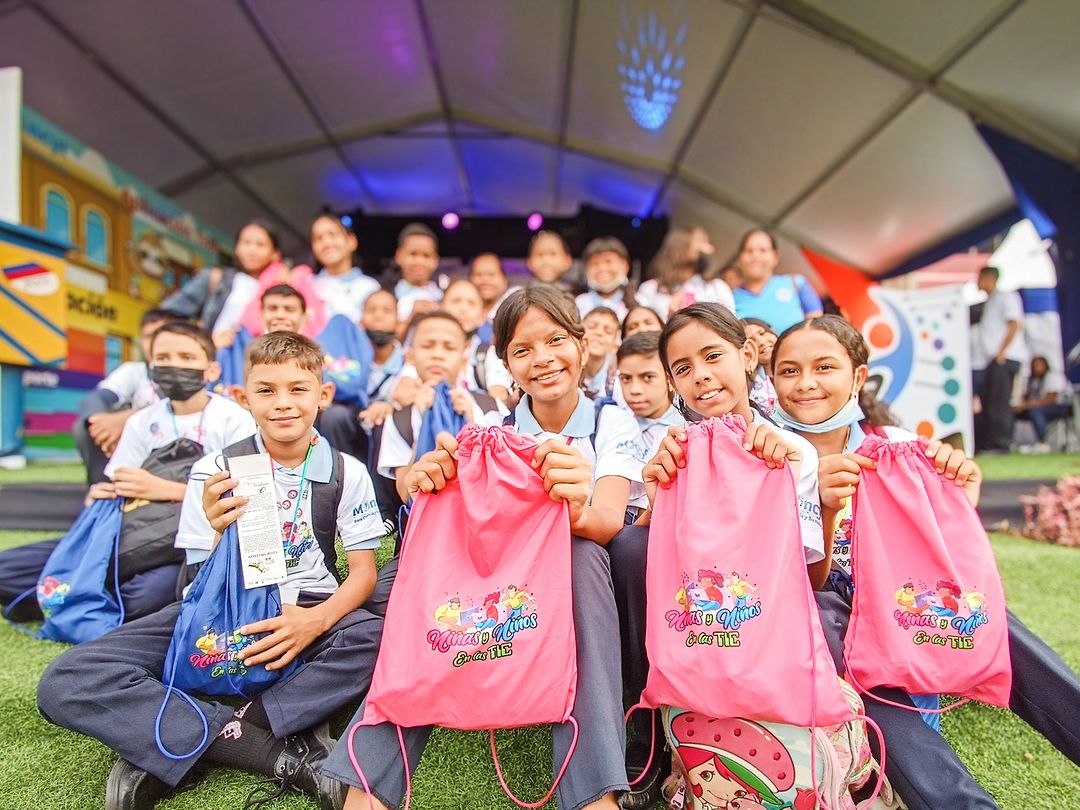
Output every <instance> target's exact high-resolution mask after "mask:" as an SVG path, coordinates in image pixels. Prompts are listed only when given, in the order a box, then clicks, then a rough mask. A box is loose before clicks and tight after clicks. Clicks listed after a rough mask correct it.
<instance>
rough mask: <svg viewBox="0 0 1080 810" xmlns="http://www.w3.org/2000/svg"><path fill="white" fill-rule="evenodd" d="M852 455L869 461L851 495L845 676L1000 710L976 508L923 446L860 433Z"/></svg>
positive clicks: (1004, 700) (1006, 680) (997, 638)
mask: <svg viewBox="0 0 1080 810" xmlns="http://www.w3.org/2000/svg"><path fill="white" fill-rule="evenodd" d="M858 453H860V454H861V455H864V456H867V457H868V458H871V459H873V460H874V462H875V463H876V465H877V466H876V469H874V470H864V471H863V472H862V475H861V479H862V480H861V483H860V484H859V488H858V490H857V491H856V493H855V496H854V498H855V499H854V505H853V520H852V522H853V524H854V535H853V538H852V575H853V579H854V582H855V595H854V599H853V601H852V608H851V624H850V626H849V627H848V632H847V639H846V641H845V645H844V650H845V653H844V659H845V665H846V670H847V678H848V680H849V681H851V683H852V684H853V685H855V687H856V688H857V689H859V690H860V691H864V692H866V691H868V690H870V689H873V688H874V687H876V686H895V687H899V688H900V689H903V690H904V691H906V692H909V693H913V694H926V693H934V692H942V693H946V694H952V695H957V696H960V697H965V698H973V699H975V700H981V701H983V702H985V703H990V704H993V705H995V706H1002V707H1008V705H1009V693H1010V689H1011V685H1012V665H1011V662H1010V658H1009V642H1008V627H1007V624H1006V615H1005V593H1004V590H1003V588H1002V585H1001V577H1000V575H999V574H998V569H997V564H996V563H995V561H994V554H993V550H992V549H991V547H990V540H989V538H988V537H987V536H986V532H985V531H984V530H983V527H982V522H981V521H980V520H979V517H978V515H977V514H976V512H975V509H974V508H973V507H972V506H971V504H970V503H969V502H968V500H967V497H966V495H965V494H964V492H963V489H962V488H961V487H959V486H957V485H956V483H955V482H953V481H950V480H947V479H946V478H944V477H943V476H941V475H939V474H938V473H937V471H936V470H935V469H934V464H933V462H932V461H931V460H930V459H928V458H927V457H926V454H925V445H924V444H923V443H922V442H914V441H912V442H889V441H886V440H884V439H882V438H880V437H878V436H868V437H867V438H866V440H865V441H864V442H863V444H862V446H861V447H860V448H859V450H858ZM871 697H873V696H871Z"/></svg>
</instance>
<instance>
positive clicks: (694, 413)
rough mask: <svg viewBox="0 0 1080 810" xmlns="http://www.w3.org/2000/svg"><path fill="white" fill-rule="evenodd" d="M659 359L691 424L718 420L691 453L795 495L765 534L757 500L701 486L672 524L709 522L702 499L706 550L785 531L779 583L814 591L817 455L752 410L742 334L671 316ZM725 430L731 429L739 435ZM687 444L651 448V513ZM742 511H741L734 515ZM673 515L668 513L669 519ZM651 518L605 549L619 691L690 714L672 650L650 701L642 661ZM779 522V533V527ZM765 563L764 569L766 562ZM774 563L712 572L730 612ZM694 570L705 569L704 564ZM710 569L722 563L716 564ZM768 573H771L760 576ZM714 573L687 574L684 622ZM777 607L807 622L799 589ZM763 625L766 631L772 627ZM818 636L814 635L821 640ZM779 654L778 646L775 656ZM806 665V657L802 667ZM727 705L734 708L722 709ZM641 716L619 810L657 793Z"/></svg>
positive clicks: (720, 312)
mask: <svg viewBox="0 0 1080 810" xmlns="http://www.w3.org/2000/svg"><path fill="white" fill-rule="evenodd" d="M660 358H661V361H662V362H663V364H664V367H665V370H666V371H667V373H668V376H669V378H670V380H671V382H672V384H673V386H674V388H675V391H676V393H677V394H678V396H679V399H680V401H681V403H682V408H683V410H684V412H685V413H686V414H687V415H688V416H691V417H694V418H696V417H718V418H717V419H713V420H712V422H713V423H714V424H715V425H716V426H715V427H709V428H708V429H707V430H705V431H695V432H696V433H701V434H703V435H700V436H697V437H696V438H695V442H697V443H699V444H700V445H701V446H700V448H699V451H698V452H699V453H700V454H704V455H710V454H712V453H713V450H714V449H715V450H716V452H717V453H721V452H723V453H724V454H725V455H724V456H723V459H724V463H725V464H728V465H729V466H734V467H737V468H738V469H739V470H740V471H743V470H744V469H745V472H746V474H747V475H755V476H756V475H757V474H758V472H759V471H760V470H761V469H763V468H768V469H773V470H775V469H778V468H782V467H787V466H788V465H790V466H791V467H792V468H794V473H795V474H794V481H788V482H787V486H788V487H790V488H791V489H793V490H794V491H793V492H791V493H790V495H789V496H788V497H791V499H792V500H791V502H790V504H789V506H787V507H786V508H782V507H778V508H776V509H773V510H771V511H770V513H769V515H768V516H767V522H768V524H769V525H768V527H765V528H762V527H755V521H756V516H755V514H754V513H753V512H752V511H749V510H748V509H747V508H745V507H746V506H747V505H748V504H752V503H753V501H754V498H755V497H756V495H755V493H754V492H748V491H743V492H740V493H738V494H735V495H733V494H732V493H729V492H724V493H720V492H710V493H707V494H705V493H704V490H706V489H708V488H709V487H712V486H713V484H714V482H712V483H710V482H704V481H703V482H702V484H701V488H702V491H699V493H698V496H697V497H696V501H697V503H696V504H695V505H693V506H690V505H687V508H686V509H681V510H675V512H676V514H675V517H674V521H676V522H679V521H684V520H685V521H693V520H698V519H699V518H698V517H695V515H698V516H703V515H705V514H706V513H707V514H708V515H709V516H710V517H709V518H708V519H715V510H713V509H709V510H705V509H703V508H700V505H701V502H702V501H703V499H705V498H712V499H713V500H714V501H715V502H719V503H721V505H722V508H723V510H724V521H723V522H724V525H723V526H716V529H715V532H714V533H713V535H712V539H713V540H715V539H716V538H717V537H718V536H719V534H720V533H721V532H722V533H723V534H724V535H725V536H726V537H729V538H731V539H733V540H734V539H735V538H736V537H737V536H739V535H740V534H742V535H746V536H747V537H757V536H761V535H763V534H766V533H768V532H769V531H770V529H776V528H777V527H778V526H783V527H784V531H787V530H788V529H789V528H791V529H792V530H793V531H794V535H785V536H792V537H793V539H794V540H795V541H796V542H797V543H800V544H801V548H798V547H796V548H795V549H794V551H795V553H796V554H798V557H799V559H798V560H797V561H793V560H792V559H791V549H787V552H785V553H786V554H787V556H786V557H785V558H784V565H785V566H786V567H785V569H784V570H785V572H786V574H790V573H791V570H790V569H791V566H792V565H794V566H795V568H796V570H797V569H800V568H801V569H802V570H803V571H805V573H806V575H807V576H808V577H809V580H810V583H811V584H812V585H813V586H814V587H821V586H822V585H823V584H824V582H825V579H826V577H827V576H828V571H829V560H828V554H829V549H828V547H827V544H826V543H825V538H823V535H822V529H821V510H820V506H819V504H818V493H817V453H816V451H815V450H814V448H813V446H812V445H810V443H809V442H807V441H806V440H804V439H802V438H801V437H799V436H796V435H795V434H791V433H786V432H784V431H782V430H780V429H778V428H776V427H775V426H774V425H772V424H770V423H769V421H768V420H767V419H766V418H765V416H764V415H762V414H761V413H760V412H759V411H757V410H756V409H755V408H754V407H752V406H751V404H750V398H749V390H750V382H749V376H748V375H749V374H750V373H751V372H752V371H753V370H754V369H755V368H756V367H757V351H756V347H755V346H754V344H753V342H752V341H747V339H746V333H745V330H744V329H743V327H742V325H741V324H740V323H739V321H738V320H737V319H736V318H735V317H734V316H733V315H732V314H731V313H730V312H729V311H727V310H726V309H725V308H723V307H720V306H718V305H716V304H695V305H693V306H690V307H687V308H686V309H683V310H681V311H680V312H679V313H677V314H676V315H674V316H673V317H672V319H671V320H670V321H669V322H668V323H667V325H666V326H665V327H664V331H663V332H662V333H661V338H660ZM733 420H737V422H738V423H739V424H738V426H736V425H735V421H733ZM704 434H708V435H707V436H706V435H704ZM687 440H688V430H687V429H683V428H678V427H672V428H669V431H668V435H666V436H665V437H664V439H663V441H662V443H661V444H660V446H659V451H658V452H657V453H656V455H655V456H654V457H653V459H652V460H651V461H650V462H649V463H648V464H647V465H646V467H645V468H644V471H643V478H644V480H645V484H646V487H647V488H648V489H649V502H650V503H655V496H656V487H657V485H659V486H663V487H667V486H668V485H669V484H671V482H672V481H673V480H674V478H675V476H676V475H678V474H679V472H680V471H681V470H684V469H685V466H686V451H687V448H686V443H687ZM713 445H715V448H714V447H713ZM739 447H741V448H742V450H741V451H739V452H742V453H744V455H745V459H744V458H740V457H738V456H737V455H733V452H734V451H736V450H738V448H739ZM755 457H756V458H755ZM719 458H720V457H719V456H717V459H715V460H713V462H712V463H713V464H714V465H719V464H720V463H721V461H720V460H719ZM785 472H786V470H785ZM788 477H790V476H788ZM736 478H737V476H736ZM740 506H741V507H744V508H741V509H740ZM671 511H672V510H670V509H669V510H668V513H671ZM796 515H797V524H798V525H797V526H795V527H790V523H786V522H784V521H785V518H786V517H788V516H790V517H791V518H792V519H793V520H794V519H795V516H796ZM651 517H652V515H651V513H649V514H647V515H646V516H643V518H642V519H641V520H639V524H640V525H636V526H631V527H627V528H626V529H624V530H623V531H622V532H620V533H619V535H618V536H616V538H615V539H614V540H613V541H612V542H611V544H610V545H609V546H608V553H609V554H610V556H611V564H612V581H613V583H614V585H615V594H616V601H617V603H618V606H619V612H620V622H621V625H622V644H623V672H624V674H623V677H624V681H625V687H626V691H627V694H629V695H630V696H631V699H633V700H636V699H637V697H638V696H639V695H641V694H642V693H643V691H647V690H646V682H647V681H648V684H649V686H650V687H653V696H654V697H655V696H657V695H663V696H664V697H665V699H671V702H672V703H673V704H674V705H679V706H681V707H682V708H693V707H692V706H691V705H690V704H689V703H688V702H681V703H680V702H679V701H678V700H676V699H675V698H674V695H673V693H674V692H675V688H678V687H679V684H678V681H680V680H682V678H681V677H680V674H679V672H680V669H684V668H685V667H682V668H680V667H679V665H678V664H677V663H676V661H675V660H674V656H675V651H674V650H672V651H671V655H670V656H667V658H668V661H667V663H668V664H669V666H668V667H667V672H666V673H665V674H664V676H663V679H662V680H663V681H665V682H666V683H665V684H664V691H663V692H658V691H656V689H657V685H658V681H657V678H656V675H655V673H653V674H650V662H649V660H648V656H647V655H646V615H647V605H646V599H644V598H643V597H642V594H643V593H644V592H645V590H646V559H648V561H649V569H650V576H651V575H652V572H653V570H654V556H655V555H654V554H653V553H652V548H651V543H652V537H651V535H650V529H649V527H648V523H649V522H650V521H651ZM729 518H730V519H729ZM778 520H779V521H780V523H777V521H778ZM663 523H664V526H665V528H664V531H663V532H662V534H663V537H664V538H665V540H663V541H660V542H667V541H671V543H670V544H674V543H675V542H676V541H679V540H680V537H679V535H678V531H679V530H676V534H675V536H671V533H670V531H669V529H670V526H669V525H668V524H671V523H672V520H671V519H669V518H665V519H664V521H663ZM654 525H655V524H654ZM744 526H745V527H746V528H745V531H742V528H741V527H744ZM653 533H655V531H654V532H653ZM691 533H693V534H695V535H697V536H699V538H700V542H701V543H702V544H705V545H707V544H708V543H709V542H710V538H709V537H708V536H707V535H708V532H707V530H701V527H695V530H694V531H692V532H691ZM658 536H659V535H658ZM769 559H770V561H772V558H771V557H770V558H769ZM759 562H760V561H759ZM773 562H775V561H772V562H770V563H768V565H766V566H765V567H764V568H762V569H761V570H760V571H759V573H758V574H755V575H754V576H753V577H750V578H749V579H750V580H756V581H749V580H748V579H747V578H746V576H745V575H746V570H745V569H742V568H740V569H739V570H737V571H736V570H732V568H730V567H729V568H726V569H723V570H722V572H720V573H722V574H723V576H724V577H725V581H724V583H723V585H724V587H725V588H726V589H727V590H728V591H729V592H730V593H731V594H732V600H733V603H734V605H735V608H736V610H738V609H740V608H739V607H738V602H739V600H740V599H741V600H743V601H744V602H745V601H746V600H747V597H748V596H754V597H755V599H754V600H753V601H757V600H756V596H758V595H757V594H755V593H754V591H753V590H752V588H753V587H755V586H760V585H762V584H763V581H762V580H760V579H758V576H759V575H760V576H763V577H768V578H770V579H771V578H772V577H774V576H775V574H776V572H775V570H772V569H773V568H774V565H773ZM701 564H702V566H705V565H707V563H706V560H705V559H704V558H703V559H702V560H701ZM716 564H720V562H719V561H716ZM766 568H767V569H769V570H765V569H766ZM712 573H716V572H715V571H710V570H698V568H694V570H690V571H686V572H685V576H686V577H687V580H688V581H687V583H686V587H684V588H682V589H680V591H679V592H678V593H677V594H676V602H679V599H680V597H682V599H683V604H685V605H686V606H687V609H686V610H684V612H685V613H687V614H688V615H689V614H690V613H692V612H693V607H694V606H696V607H699V608H700V607H701V606H702V602H701V597H698V598H697V599H696V600H695V591H698V590H700V591H702V592H703V594H704V595H705V596H707V593H708V591H707V589H706V588H703V587H701V586H702V580H703V579H705V580H706V581H707V582H712V583H714V584H719V583H716V579H717V578H716V577H713V576H710V574H712ZM691 580H692V581H691ZM789 596H790V599H789ZM770 598H771V597H770ZM777 598H778V599H779V600H781V601H783V602H784V606H783V607H781V605H780V604H777V603H775V600H774V605H773V609H772V611H771V615H772V616H779V615H781V614H782V613H783V614H784V615H791V614H790V613H788V612H787V611H789V610H798V609H800V607H799V605H798V604H797V602H793V601H792V600H798V599H801V600H802V605H801V611H802V612H803V613H806V612H807V610H808V608H807V605H806V604H805V602H806V600H807V599H808V598H809V597H808V596H807V595H806V594H805V593H804V592H803V591H801V590H798V583H796V584H795V585H794V587H793V588H792V589H791V592H790V594H785V595H783V596H778V597H777ZM690 603H695V604H694V605H691V604H690ZM671 607H672V608H674V607H675V603H672V605H671ZM741 610H743V611H745V610H746V607H742V608H741ZM706 612H707V611H706ZM710 618H711V617H710ZM654 620H655V617H654ZM752 621H758V622H759V623H760V622H762V621H765V620H761V619H756V618H755V619H752ZM768 621H770V623H771V621H772V620H771V619H769V620H768ZM800 629H801V635H800V636H799V641H800V642H801V643H805V642H806V641H807V640H808V638H809V635H808V633H807V631H806V629H805V628H800ZM649 632H650V633H651V632H652V631H649ZM817 632H818V633H820V631H817ZM654 637H655V636H654ZM782 644H783V643H782V642H781V646H782ZM810 657H811V653H810V650H809V648H808V649H807V650H806V656H805V659H804V663H805V662H806V661H808V660H809V659H810ZM743 660H745V657H744V658H743ZM825 661H826V665H827V669H828V670H830V671H831V672H830V673H828V674H830V675H831V679H832V682H833V685H834V686H835V680H836V677H835V671H834V670H833V667H832V665H831V663H829V662H828V661H827V655H826V657H825ZM823 669H824V668H823ZM756 670H757V672H759V673H760V674H761V675H762V676H764V674H765V673H767V672H769V671H771V670H770V667H769V664H768V663H766V662H761V663H760V665H759V666H757V667H756ZM800 674H801V675H806V674H807V673H800ZM819 674H820V673H819ZM684 683H685V682H684ZM679 691H680V692H681V693H682V694H683V695H686V693H687V692H689V691H692V687H691V686H690V685H688V684H687V685H685V686H684V687H682V688H679ZM743 692H744V693H745V694H744V695H743V696H744V697H748V696H751V695H756V694H757V690H743ZM646 697H648V695H647V696H646ZM834 697H835V695H834ZM687 700H689V697H687ZM824 700H825V699H824V698H823V701H824ZM650 703H651V705H655V702H651V701H650ZM725 705H727V706H729V707H731V706H732V704H730V703H728V704H725ZM799 706H800V707H805V709H806V710H807V711H809V709H810V701H809V698H807V699H806V700H805V701H802V702H801V703H800V704H799ZM696 708H698V709H699V710H702V711H704V710H705V709H706V707H704V706H698V707H696ZM744 708H746V707H744ZM827 713H828V712H827V707H826V705H825V703H824V702H823V704H822V716H823V717H824V716H825V715H826V714H827ZM649 714H650V713H648V712H643V711H642V712H635V714H634V715H633V716H632V720H633V721H634V723H635V730H636V733H637V737H638V739H639V740H641V741H642V742H638V743H636V744H635V745H634V746H632V748H631V749H630V751H628V754H627V771H628V774H629V776H630V778H631V780H635V779H639V777H640V779H639V781H638V783H637V784H636V785H635V786H634V794H633V796H632V797H631V798H630V800H629V801H628V802H627V801H626V800H624V804H629V806H633V807H651V806H652V803H653V802H655V798H656V796H657V795H658V793H659V788H660V784H659V783H660V781H661V779H662V768H661V759H662V758H661V757H660V756H656V755H655V748H656V746H655V745H652V744H651V743H652V740H653V739H654V738H655V737H656V735H658V734H659V733H660V732H659V730H658V728H657V727H656V725H655V724H656V717H657V715H656V714H655V713H653V718H651V720H652V722H653V723H654V727H653V729H652V731H651V733H650V729H649V726H648V725H645V726H644V727H643V726H642V725H641V723H642V721H645V720H649V719H650V717H649ZM774 719H775V717H774ZM787 722H792V720H791V719H790V718H789V719H788V720H787ZM650 760H651V763H652V765H653V767H651V768H650V769H649V772H648V773H647V774H645V775H644V776H641V774H642V772H643V771H644V770H645V768H647V767H649V765H648V764H647V763H648V762H649V761H650Z"/></svg>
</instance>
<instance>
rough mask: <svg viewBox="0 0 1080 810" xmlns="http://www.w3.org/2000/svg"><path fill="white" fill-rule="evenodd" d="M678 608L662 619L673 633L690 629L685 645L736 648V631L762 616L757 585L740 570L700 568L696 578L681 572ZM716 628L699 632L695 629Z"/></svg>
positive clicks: (667, 613) (677, 600) (737, 639)
mask: <svg viewBox="0 0 1080 810" xmlns="http://www.w3.org/2000/svg"><path fill="white" fill-rule="evenodd" d="M675 604H676V605H677V606H678V608H677V609H674V610H668V611H667V612H666V613H665V614H664V618H665V620H666V621H667V623H668V627H670V628H671V629H672V630H675V631H676V632H682V631H684V630H687V629H690V633H689V634H688V635H687V637H686V646H687V647H693V646H694V645H695V644H708V645H712V646H716V647H738V646H739V643H740V641H739V629H740V628H741V627H742V625H744V624H745V623H746V622H748V621H750V620H752V619H756V618H757V617H758V616H760V615H761V609H762V605H761V599H760V597H759V596H758V592H757V586H756V585H754V584H753V583H752V582H751V581H750V580H748V579H746V577H745V576H744V575H743V574H741V573H740V572H739V571H731V573H729V574H726V575H725V574H720V573H718V568H717V567H715V566H714V567H713V568H699V569H698V570H697V573H696V575H693V576H691V575H690V574H687V573H684V574H683V576H682V586H681V587H680V588H679V589H678V590H677V591H676V592H675ZM702 627H707V628H714V627H715V628H716V629H715V631H713V630H710V631H709V632H699V631H698V629H697V628H702Z"/></svg>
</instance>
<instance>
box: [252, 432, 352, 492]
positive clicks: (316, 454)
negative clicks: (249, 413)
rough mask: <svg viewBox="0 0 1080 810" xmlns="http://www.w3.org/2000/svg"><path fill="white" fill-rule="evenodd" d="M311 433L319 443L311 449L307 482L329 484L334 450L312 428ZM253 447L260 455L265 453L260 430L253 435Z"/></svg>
mask: <svg viewBox="0 0 1080 810" xmlns="http://www.w3.org/2000/svg"><path fill="white" fill-rule="evenodd" d="M311 432H312V433H313V434H314V435H316V436H318V437H319V441H317V442H316V443H315V445H314V446H313V447H312V448H311V458H309V459H308V467H307V478H308V480H309V481H316V482H318V483H320V484H328V483H330V473H331V472H332V470H333V469H334V450H333V448H332V447H330V442H328V441H327V440H326V439H325V438H324V437H323V436H319V431H317V430H315V428H312V429H311ZM255 446H256V447H257V448H258V449H259V452H260V453H265V452H266V445H264V444H263V440H262V431H261V430H260V431H258V432H257V433H256V434H255Z"/></svg>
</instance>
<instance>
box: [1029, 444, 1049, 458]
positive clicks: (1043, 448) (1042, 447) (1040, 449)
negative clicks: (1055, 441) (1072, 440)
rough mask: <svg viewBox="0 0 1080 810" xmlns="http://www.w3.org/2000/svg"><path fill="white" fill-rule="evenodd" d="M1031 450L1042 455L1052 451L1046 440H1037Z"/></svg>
mask: <svg viewBox="0 0 1080 810" xmlns="http://www.w3.org/2000/svg"><path fill="white" fill-rule="evenodd" d="M1031 452H1032V453H1034V454H1036V455H1040V456H1041V455H1043V454H1045V453H1049V452H1050V445H1048V444H1047V443H1046V442H1036V443H1035V444H1034V445H1032V447H1031Z"/></svg>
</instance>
